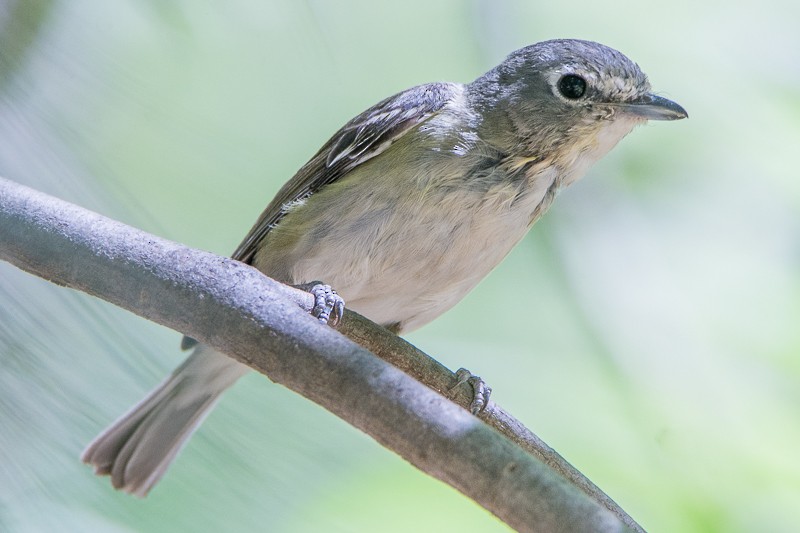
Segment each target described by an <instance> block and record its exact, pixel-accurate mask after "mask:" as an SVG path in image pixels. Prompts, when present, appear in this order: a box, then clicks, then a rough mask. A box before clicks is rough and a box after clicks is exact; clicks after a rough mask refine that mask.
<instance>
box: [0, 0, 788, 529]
mask: <svg viewBox="0 0 800 533" xmlns="http://www.w3.org/2000/svg"><path fill="white" fill-rule="evenodd" d="M798 21H800V4H798V3H797V2H795V1H792V0H767V1H764V0H761V1H759V2H756V1H754V0H751V1H744V2H735V3H734V2H726V3H723V2H707V3H697V2H690V1H688V0H678V1H674V2H669V3H663V2H662V3H647V2H642V1H631V0H629V1H617V2H530V1H518V2H512V1H488V0H486V1H472V2H467V1H455V0H451V1H431V0H426V1H418V0H409V1H406V2H402V3H400V2H369V1H366V0H364V1H347V2H345V1H333V0H327V1H325V0H317V1H312V0H308V1H306V2H298V1H290V0H284V1H261V2H256V1H252V0H251V1H244V0H235V1H228V2H209V1H188V0H186V1H182V2H166V1H158V0H150V1H142V0H140V1H138V2H137V1H122V0H118V1H99V0H95V1H91V0H70V1H67V0H59V1H56V0H54V1H50V2H47V1H41V0H36V1H34V0H28V1H25V0H20V1H13V0H6V1H2V0H0V175H2V176H4V177H6V178H10V179H13V180H16V181H19V182H21V183H25V184H28V185H31V186H33V187H36V188H38V189H41V190H43V191H46V192H48V193H50V194H54V195H56V196H59V197H61V198H65V199H67V200H69V201H72V202H75V203H78V204H80V205H82V206H85V207H87V208H90V209H93V210H96V211H99V212H101V213H103V214H105V215H108V216H111V217H113V218H116V219H119V220H122V221H124V222H126V223H129V224H132V225H134V226H137V227H140V228H142V229H145V230H147V231H150V232H153V233H156V234H158V235H161V236H164V237H167V238H170V239H173V240H176V241H180V242H182V243H185V244H187V245H190V246H194V247H198V248H202V249H206V250H210V251H214V252H217V253H220V254H228V253H230V252H231V251H232V250H233V248H234V247H235V246H236V245H237V244H238V242H239V240H240V239H241V238H242V237H243V236H244V234H245V233H246V232H247V230H248V229H249V228H250V226H251V224H252V223H253V222H254V220H255V219H256V217H257V216H258V214H259V213H260V211H261V209H262V208H263V207H264V206H265V205H266V203H267V202H268V200H269V199H270V198H271V197H272V195H273V194H274V193H275V192H276V191H277V189H278V187H279V186H280V185H281V184H282V183H283V182H284V181H285V180H287V179H288V178H289V177H290V176H291V175H292V174H293V173H294V171H295V170H296V169H297V168H298V167H300V165H302V164H303V163H304V162H305V160H306V159H307V158H308V157H310V156H311V155H312V154H313V153H314V152H315V151H316V150H317V148H318V147H319V146H320V145H321V144H322V143H323V142H324V141H325V140H326V139H327V138H328V136H329V135H330V134H331V133H333V132H334V131H335V130H336V129H337V128H338V127H339V126H341V125H342V124H343V123H344V122H345V121H346V120H348V119H349V118H350V117H351V116H353V115H355V114H356V113H358V112H360V111H362V110H363V109H365V108H366V107H368V106H370V105H372V104H373V103H375V102H376V101H378V100H379V99H381V98H383V97H385V96H387V95H389V94H392V93H394V92H397V91H399V90H402V89H404V88H407V87H409V86H411V85H415V84H418V83H424V82H429V81H439V80H450V81H464V82H466V81H470V80H472V79H474V78H475V77H477V76H478V75H479V74H481V73H482V72H484V71H485V70H487V69H488V68H490V67H492V66H494V65H495V64H496V63H498V62H499V61H500V60H502V58H503V57H504V56H505V55H506V54H507V53H509V52H511V51H512V50H514V49H516V48H519V47H521V46H524V45H527V44H530V43H532V42H536V41H540V40H544V39H548V38H555V37H579V38H585V39H592V40H597V41H600V42H603V43H605V44H608V45H610V46H613V47H615V48H617V49H619V50H621V51H623V52H624V53H626V54H627V55H629V56H630V57H631V58H633V59H634V60H635V61H637V62H639V64H640V65H641V66H642V68H643V69H644V70H645V72H647V73H649V75H650V78H651V81H652V83H653V85H654V87H655V89H656V90H657V91H659V92H660V94H663V95H665V96H668V97H670V98H674V99H675V100H676V101H678V102H679V103H681V104H682V105H683V106H685V107H686V109H688V111H689V113H690V115H691V118H690V120H688V121H682V122H678V123H669V124H667V123H654V124H652V125H648V126H646V127H642V128H639V129H638V130H637V131H636V132H634V133H633V134H632V135H631V136H630V137H629V138H627V139H625V140H624V141H623V142H622V143H621V144H620V146H619V147H618V148H617V149H616V150H615V151H613V152H612V154H611V155H610V156H609V157H607V158H606V159H604V160H603V161H602V162H601V163H599V164H598V165H597V166H596V167H595V168H593V169H592V170H591V171H590V174H589V176H588V177H587V178H586V179H584V180H583V181H581V182H579V183H578V184H576V185H574V186H573V187H572V188H570V189H569V190H568V191H566V192H565V193H564V194H562V195H561V197H560V199H559V201H558V202H556V204H555V207H554V208H553V209H552V210H551V211H550V213H549V214H548V215H547V216H546V217H545V218H544V219H543V220H542V221H541V222H540V223H539V224H537V226H536V227H535V229H534V230H533V231H532V232H531V234H530V235H529V236H528V238H526V239H525V240H524V242H523V243H522V244H521V245H520V246H519V247H518V248H517V249H516V250H515V251H514V252H513V253H512V254H511V255H510V257H509V258H508V259H507V260H506V261H505V262H504V263H503V264H502V265H501V266H500V267H499V268H498V269H497V270H496V271H495V272H494V273H493V274H492V275H491V276H490V277H489V278H488V279H486V280H485V281H484V282H483V283H482V284H481V285H480V286H479V287H478V288H477V289H476V290H475V291H474V292H473V293H472V294H470V295H469V296H468V297H467V298H466V300H465V301H464V302H463V303H461V304H460V305H459V306H457V308H456V309H454V310H453V311H451V312H449V313H447V314H446V315H444V316H443V317H442V318H440V319H439V320H437V321H435V322H434V323H433V324H431V325H430V326H427V327H425V328H424V329H422V330H421V331H419V332H416V333H414V334H412V335H410V336H409V338H410V340H411V341H412V342H414V343H415V344H417V345H418V346H420V347H421V348H422V349H424V350H426V351H427V352H429V353H431V354H433V355H434V356H435V357H437V358H439V359H440V360H441V361H442V362H443V363H445V364H447V365H448V366H450V367H451V368H457V367H459V366H465V367H467V368H469V369H471V370H472V371H474V372H476V373H478V374H480V375H482V376H483V377H484V378H485V379H486V380H487V381H488V382H489V383H490V384H491V385H492V386H493V387H494V390H495V395H494V398H495V400H496V401H497V402H498V403H500V404H501V405H503V406H504V407H505V408H507V409H508V410H509V411H511V412H512V413H514V414H515V415H516V416H518V417H519V418H520V419H521V420H522V421H524V422H525V423H526V424H527V425H528V426H529V427H531V428H532V429H534V431H536V432H537V433H538V434H539V435H540V436H542V437H543V438H544V439H545V440H546V441H547V442H548V443H549V444H550V445H552V446H553V447H554V448H556V449H557V450H559V451H560V452H561V453H562V454H563V455H564V456H565V457H566V458H567V459H568V460H570V461H571V462H572V463H573V464H574V465H576V466H577V467H578V468H579V469H581V470H582V471H583V472H584V473H585V474H586V475H588V476H589V477H590V478H591V479H592V480H594V481H595V482H596V483H597V484H598V485H599V486H600V487H601V488H603V489H604V490H605V491H606V492H608V493H609V494H610V495H611V496H612V497H613V498H615V499H616V500H617V501H618V502H619V503H620V504H621V505H622V506H623V507H624V508H625V509H626V510H627V511H628V512H629V513H631V515H632V516H633V517H634V518H636V519H637V520H638V521H640V523H641V524H642V525H643V526H644V527H645V528H647V529H649V530H652V531H681V532H693V531H698V532H700V531H703V532H705V531H734V532H736V531H741V532H746V531H770V532H774V531H787V532H788V531H797V530H798V527H800V459H799V458H798V456H800V416H798V411H800V327H798V322H799V320H798V319H800V216H799V215H800V175H798V171H797V166H796V163H795V159H796V158H797V151H798V148H800V32H798V31H797V23H798ZM179 339H180V335H179V334H178V333H176V332H174V331H170V330H166V329H165V328H162V327H159V326H157V325H154V324H151V323H148V322H146V321H144V320H142V319H139V318H137V317H135V316H132V315H130V314H128V313H126V312H124V311H121V310H119V309H116V308H114V307H112V306H111V305H108V304H105V303H104V302H101V301H98V300H95V299H92V298H90V297H87V296H85V295H83V294H78V293H74V292H72V291H69V290H65V289H60V288H57V287H55V286H53V285H50V284H48V283H46V282H44V281H42V280H39V279H36V278H33V277H32V276H29V275H26V274H24V273H21V272H20V271H18V270H16V269H15V268H13V267H11V266H9V265H7V264H4V263H3V264H0V365H1V366H0V369H1V370H0V531H12V532H28V531H32V532H35V531H115V532H117V531H119V532H122V531H189V530H191V531H220V530H226V531H251V530H252V531H278V532H304V531H342V532H362V531H381V532H392V531H409V530H416V531H441V532H449V531H453V532H455V531H487V532H488V531H508V528H506V527H505V526H504V525H503V524H501V523H500V522H499V521H498V520H496V519H495V518H493V517H492V516H491V515H489V514H488V513H487V512H485V511H483V510H482V509H480V508H479V507H477V506H475V505H474V504H472V503H471V502H470V501H469V500H467V499H466V498H464V497H462V496H461V495H460V494H458V493H457V492H455V491H454V490H452V489H450V488H449V487H446V486H445V485H443V484H441V483H439V482H438V481H436V480H434V479H432V478H429V477H427V476H425V475H424V474H421V473H419V472H417V471H416V470H415V469H413V468H412V467H410V466H409V465H408V464H406V463H405V462H404V461H402V460H401V459H399V458H398V457H396V456H395V455H393V454H392V453H390V452H388V451H386V450H384V449H382V448H381V447H380V446H379V445H377V444H376V443H375V442H373V441H372V440H371V439H369V438H368V437H366V436H365V435H363V434H361V433H360V432H358V431H357V430H355V429H353V428H351V427H349V426H348V425H346V424H345V423H343V422H341V421H340V420H338V419H336V418H335V417H334V416H332V415H330V414H328V413H327V412H325V411H323V410H322V409H320V408H319V407H317V406H315V405H313V404H311V403H310V402H308V401H307V400H304V399H303V398H301V397H299V396H298V395H296V394H294V393H292V392H290V391H288V390H286V389H283V388H282V387H279V386H275V385H272V384H270V383H269V382H268V381H267V380H266V379H264V378H263V377H261V376H257V375H251V376H248V377H247V378H245V379H243V380H242V381H241V382H240V384H239V385H237V387H235V388H234V389H233V390H232V391H231V392H230V393H229V394H228V395H227V396H226V397H225V398H224V400H223V401H222V402H221V404H220V406H219V407H218V409H216V411H215V412H214V413H213V414H212V415H211V416H210V417H209V419H208V420H207V421H206V423H205V425H204V426H203V427H202V429H201V430H200V431H199V432H198V433H197V434H196V435H195V437H194V438H193V439H192V441H191V443H190V444H189V446H188V447H187V448H186V449H185V451H184V453H183V454H182V455H181V456H180V458H179V459H178V461H177V462H176V463H175V464H174V465H173V467H172V468H171V470H170V471H169V473H168V475H167V476H166V477H165V479H164V480H163V481H162V482H161V483H160V484H159V485H158V486H157V487H156V489H155V490H154V491H153V492H152V493H151V495H150V496H149V497H148V498H147V499H145V500H137V499H134V498H132V497H130V496H127V495H124V494H119V493H116V492H114V491H112V490H111V488H110V485H109V483H108V481H107V480H105V479H99V478H95V477H94V476H93V475H92V473H91V471H90V469H89V468H87V467H85V466H84V465H82V464H80V462H79V460H78V455H79V453H80V451H81V449H82V448H83V446H84V445H85V444H86V443H87V442H88V441H89V440H90V439H91V438H92V437H93V436H94V435H95V434H96V433H97V432H98V431H99V430H100V429H102V428H103V427H104V426H105V425H106V424H107V423H109V422H110V421H111V420H112V419H114V418H115V417H116V416H117V415H119V414H120V413H121V412H122V411H123V410H125V409H126V408H128V407H129V406H130V405H131V404H132V403H133V402H135V401H137V400H138V399H139V398H140V397H141V396H142V395H143V394H144V393H145V392H146V391H147V390H148V389H149V388H151V387H152V386H154V385H155V384H156V383H157V382H158V381H160V379H161V378H162V376H163V375H164V374H165V373H166V372H168V371H169V370H170V369H171V368H172V367H174V366H175V365H177V364H178V362H179V361H180V360H181V358H182V356H183V354H181V352H180V351H179V349H178V343H179Z"/></svg>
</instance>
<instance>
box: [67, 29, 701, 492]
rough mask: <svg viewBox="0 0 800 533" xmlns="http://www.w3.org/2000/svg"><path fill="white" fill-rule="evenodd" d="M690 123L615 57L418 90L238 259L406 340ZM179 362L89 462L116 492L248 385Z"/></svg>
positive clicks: (229, 368) (214, 365) (365, 131)
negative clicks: (615, 164) (644, 135)
mask: <svg viewBox="0 0 800 533" xmlns="http://www.w3.org/2000/svg"><path fill="white" fill-rule="evenodd" d="M687 116H688V114H687V112H686V111H685V110H684V109H683V107H681V106H680V105H678V104H677V103H675V102H673V101H672V100H669V99H667V98H664V97H662V96H659V95H657V94H655V93H654V92H653V91H652V90H651V86H650V83H649V81H648V78H647V76H646V75H645V74H644V73H643V72H642V70H641V69H640V68H639V66H638V65H637V64H636V63H634V62H633V61H631V60H630V59H628V58H627V57H626V56H625V55H623V54H622V53H621V52H618V51H617V50H615V49H613V48H610V47H608V46H605V45H602V44H600V43H596V42H591V41H585V40H578V39H555V40H549V41H544V42H540V43H536V44H533V45H530V46H527V47H524V48H521V49H519V50H517V51H515V52H513V53H511V54H510V55H509V56H508V57H507V58H506V59H505V60H504V61H502V62H501V63H500V64H499V65H497V66H496V67H494V68H492V69H491V70H489V71H488V72H486V73H485V74H483V75H481V76H480V77H478V78H477V79H475V80H474V81H472V82H471V83H468V84H460V83H449V82H440V83H429V84H424V85H419V86H416V87H412V88H410V89H407V90H405V91H402V92H399V93H397V94H395V95H393V96H390V97H388V98H386V99H384V100H382V101H380V102H378V103H377V104H375V105H374V106H372V107H370V108H369V109H367V110H366V111H364V112H363V113H361V114H359V115H357V116H356V117H355V118H353V119H352V120H350V121H349V122H347V123H346V124H345V125H344V126H343V127H342V128H341V129H340V130H339V131H337V132H336V133H335V134H334V135H333V136H332V137H331V138H330V139H329V140H328V141H327V142H326V143H325V144H324V145H323V146H322V147H321V148H320V149H319V151H318V152H317V153H316V154H315V155H314V156H313V157H312V158H311V159H310V160H309V161H308V162H307V163H306V164H305V165H303V166H302V167H301V168H300V169H299V170H298V171H297V173H296V174H295V175H294V176H293V177H292V178H291V179H290V180H289V181H288V182H287V183H286V184H285V185H284V186H283V187H282V188H281V189H280V190H279V191H278V193H277V195H276V196H275V197H274V199H273V200H272V201H271V202H270V203H269V204H268V205H267V208H266V209H265V210H264V212H263V213H262V214H261V216H260V217H259V218H258V220H257V221H256V223H255V225H254V226H253V228H252V229H251V230H250V232H249V233H248V234H247V236H246V237H245V238H244V240H243V241H242V242H241V244H240V245H239V246H238V248H236V250H235V251H234V253H233V255H232V257H233V259H236V260H239V261H242V262H244V263H247V264H250V265H252V266H254V267H255V268H257V269H258V270H260V271H262V272H263V273H265V274H266V275H268V276H270V277H272V278H273V279H276V280H278V281H281V282H284V283H287V284H291V285H295V286H303V287H307V288H309V289H310V290H312V292H314V291H316V293H317V295H318V297H319V298H318V300H319V299H321V300H322V301H324V302H327V306H323V307H324V309H323V310H322V311H320V312H318V313H317V314H318V315H319V316H320V318H321V319H322V320H323V321H325V320H326V319H327V318H328V317H329V315H330V316H331V317H332V319H333V320H334V321H335V320H337V319H338V317H339V315H340V313H341V298H343V299H344V300H345V301H346V302H347V306H348V308H349V309H352V310H354V311H357V312H358V313H360V314H362V315H364V316H365V317H367V318H369V319H370V320H372V321H373V322H375V323H377V324H380V325H383V326H385V327H387V328H388V329H390V330H391V331H393V332H395V333H398V334H400V333H406V332H409V331H412V330H415V329H417V328H419V327H421V326H423V325H425V324H427V323H428V322H430V321H431V320H433V319H435V318H436V317H438V316H439V315H441V314H442V313H444V312H445V311H447V310H448V309H450V308H451V307H453V306H454V305H455V304H456V303H458V302H459V301H460V300H461V299H462V298H463V297H464V296H465V295H466V294H467V293H468V292H469V291H470V290H471V289H472V288H474V287H475V286H476V285H477V284H478V282H479V281H480V280H481V279H483V278H484V277H485V276H486V275H487V274H488V273H489V272H490V271H491V270H492V269H493V268H494V267H495V266H497V265H498V264H499V263H500V262H501V261H502V259H503V258H504V257H505V256H506V255H507V254H508V253H509V252H510V251H511V249H512V248H513V247H514V246H515V245H516V244H517V243H518V242H519V241H520V240H521V239H522V238H523V237H524V236H525V235H526V233H527V232H528V230H529V229H530V228H531V226H533V224H534V223H535V222H536V221H537V220H538V219H539V218H540V217H541V216H542V215H543V214H544V213H545V212H546V211H547V210H548V208H549V207H550V205H551V204H552V202H553V200H554V198H555V197H556V195H557V194H558V193H559V192H560V191H561V190H562V189H564V188H565V187H567V186H568V185H570V184H571V183H573V182H575V180H577V179H578V178H580V177H581V176H583V175H584V174H585V173H586V171H587V170H588V169H589V167H590V166H591V165H592V164H593V163H595V162H596V161H598V160H599V159H600V158H602V157H603V156H604V155H605V154H606V153H608V151H609V150H611V149H612V148H613V147H614V146H615V145H616V144H617V143H618V142H619V141H620V140H621V139H622V138H623V137H625V136H626V135H627V134H628V133H629V132H631V131H632V130H633V129H634V127H635V126H637V125H639V124H643V123H646V122H647V121H648V120H678V119H683V118H686V117H687ZM317 280H324V284H322V283H319V282H318V281H317ZM330 287H333V288H334V289H335V291H334V290H332V289H330ZM319 291H321V292H319ZM182 347H183V348H184V349H191V350H192V353H191V355H190V356H189V357H188V358H187V359H186V360H185V361H184V362H183V363H182V364H181V365H180V366H178V367H177V368H176V369H175V370H174V371H173V372H172V374H170V375H169V376H168V377H167V378H166V379H165V380H164V381H163V382H162V383H161V384H160V385H158V386H157V387H156V388H155V389H154V390H153V391H152V392H151V393H150V394H149V395H147V396H146V397H145V398H144V399H143V400H141V401H140V402H139V403H138V404H136V405H135V406H133V407H132V408H131V409H130V410H129V411H128V412H127V413H125V414H124V415H122V416H121V417H120V418H119V419H118V420H117V421H116V422H114V423H112V424H111V425H110V426H109V427H108V429H106V430H105V431H103V432H102V433H101V434H100V435H98V436H97V437H96V438H95V439H94V440H93V441H92V442H91V443H90V444H89V445H88V446H87V447H86V449H85V450H84V452H83V454H82V460H83V461H84V462H85V463H88V464H90V465H92V466H93V467H94V470H95V473H97V474H100V475H110V477H111V483H112V485H113V486H114V487H115V488H117V489H121V490H123V491H125V492H128V493H130V494H133V495H136V496H140V497H143V496H145V495H146V494H147V493H148V492H149V491H150V490H151V489H152V488H153V486H154V485H155V484H156V483H157V482H158V481H159V479H161V477H162V476H163V475H164V473H165V472H166V470H167V468H168V466H169V465H170V463H172V461H173V460H174V459H175V457H176V456H177V455H178V453H179V452H180V450H181V449H182V447H183V446H184V445H185V444H186V442H187V441H188V439H189V437H190V436H191V435H192V433H193V432H194V431H195V429H196V428H197V427H198V426H199V425H200V423H201V422H202V421H203V419H204V418H205V417H206V416H207V415H208V413H209V412H210V411H211V409H212V408H213V407H214V405H215V404H216V402H217V401H218V400H219V398H220V396H221V395H222V393H223V392H224V391H225V390H226V389H228V388H229V387H230V386H232V385H233V384H234V383H235V382H236V381H237V380H238V379H239V378H240V377H241V376H243V375H244V374H245V373H247V372H248V371H249V368H248V367H246V366H244V365H242V364H241V363H238V362H237V361H235V360H233V359H231V358H229V357H227V356H225V355H223V354H221V353H218V352H216V351H214V350H213V349H211V348H210V347H208V346H205V345H203V344H200V343H197V342H196V341H193V340H192V339H190V338H188V337H187V338H184V341H183V343H182Z"/></svg>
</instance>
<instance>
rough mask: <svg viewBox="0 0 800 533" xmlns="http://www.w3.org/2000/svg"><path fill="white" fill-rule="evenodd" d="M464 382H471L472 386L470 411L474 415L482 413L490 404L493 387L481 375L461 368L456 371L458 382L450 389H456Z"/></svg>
mask: <svg viewBox="0 0 800 533" xmlns="http://www.w3.org/2000/svg"><path fill="white" fill-rule="evenodd" d="M462 383H469V384H470V386H471V387H472V402H471V403H470V404H469V410H470V412H471V413H472V414H473V415H477V414H480V412H481V411H483V410H484V409H486V406H487V405H489V396H491V394H492V388H491V387H490V386H489V385H487V384H486V382H485V381H483V380H482V379H481V378H480V377H479V376H476V375H474V374H473V373H472V372H470V371H469V370H467V369H466V368H459V369H458V370H457V371H456V383H455V385H453V386H452V387H450V391H454V390H455V389H456V387H458V386H459V385H461V384H462Z"/></svg>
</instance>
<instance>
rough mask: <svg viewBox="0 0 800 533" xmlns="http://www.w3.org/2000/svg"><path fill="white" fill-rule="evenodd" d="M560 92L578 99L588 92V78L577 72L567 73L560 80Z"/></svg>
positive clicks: (570, 97) (562, 94) (564, 95)
mask: <svg viewBox="0 0 800 533" xmlns="http://www.w3.org/2000/svg"><path fill="white" fill-rule="evenodd" d="M558 92H560V93H561V96H563V97H564V98H568V99H569V100H577V99H578V98H580V97H582V96H583V95H584V94H586V80H584V79H583V78H581V77H580V76H576V75H575V74H567V75H566V76H562V77H561V79H560V80H558Z"/></svg>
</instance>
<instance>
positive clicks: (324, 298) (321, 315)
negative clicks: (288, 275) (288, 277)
mask: <svg viewBox="0 0 800 533" xmlns="http://www.w3.org/2000/svg"><path fill="white" fill-rule="evenodd" d="M295 287H297V288H298V289H301V290H304V291H306V292H309V293H311V295H312V296H314V307H313V308H312V309H311V315H312V316H314V317H316V318H317V319H318V320H319V321H320V322H322V323H323V324H329V325H330V326H331V327H336V326H338V325H339V322H341V320H342V316H344V300H343V299H342V297H341V296H339V295H338V294H336V291H335V290H333V289H332V288H331V286H330V285H325V284H324V283H321V282H319V281H312V282H311V283H304V284H302V285H295Z"/></svg>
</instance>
